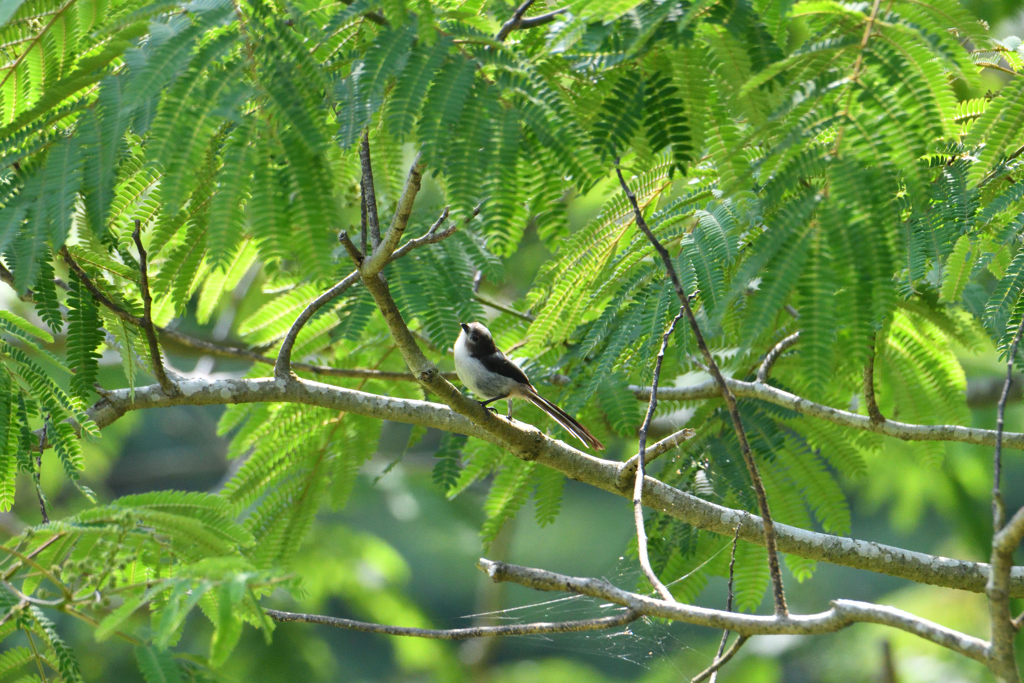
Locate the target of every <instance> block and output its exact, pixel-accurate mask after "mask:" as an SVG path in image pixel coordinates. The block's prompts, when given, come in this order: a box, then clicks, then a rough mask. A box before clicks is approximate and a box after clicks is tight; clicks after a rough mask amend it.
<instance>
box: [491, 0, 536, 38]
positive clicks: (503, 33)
mask: <svg viewBox="0 0 1024 683" xmlns="http://www.w3.org/2000/svg"><path fill="white" fill-rule="evenodd" d="M531 5H533V0H525V1H524V2H523V4H521V5H519V7H517V8H516V11H515V12H514V13H513V14H512V17H511V18H510V19H509V20H508V21H506V22H505V23H504V24H502V25H501V29H500V30H499V31H498V34H497V35H496V36H494V40H496V41H497V42H499V43H501V42H504V40H505V39H506V38H508V34H510V33H512V31H514V30H516V29H517V28H519V27H520V26H521V25H522V23H523V15H524V14H526V10H528V9H530V6H531Z"/></svg>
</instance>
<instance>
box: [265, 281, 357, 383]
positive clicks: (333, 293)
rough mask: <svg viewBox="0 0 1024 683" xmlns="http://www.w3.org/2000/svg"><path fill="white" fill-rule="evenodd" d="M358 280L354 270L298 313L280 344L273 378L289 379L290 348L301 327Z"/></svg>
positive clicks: (293, 344) (290, 371)
mask: <svg viewBox="0 0 1024 683" xmlns="http://www.w3.org/2000/svg"><path fill="white" fill-rule="evenodd" d="M358 280H359V271H358V270H354V271H352V272H351V273H349V274H348V275H347V276H346V277H344V278H343V279H342V280H341V281H340V282H338V284H336V285H334V286H333V287H331V288H330V289H328V290H327V291H326V292H324V293H323V294H321V295H320V296H318V297H317V298H316V299H314V300H313V301H311V302H310V303H309V305H308V306H306V308H305V309H303V311H302V313H300V314H299V316H298V317H297V318H296V319H295V322H294V323H292V326H291V328H290V329H289V330H288V334H287V336H285V338H284V341H283V342H281V350H280V351H279V352H278V354H277V362H276V363H275V364H274V377H277V378H278V379H283V380H288V379H291V377H292V369H291V362H292V347H293V346H295V340H296V339H298V338H299V332H301V331H302V326H303V325H305V324H306V322H308V321H309V319H310V318H312V317H313V316H314V315H316V312H317V311H319V310H320V309H321V308H323V307H324V306H325V305H326V304H327V303H328V302H329V301H331V300H332V299H334V298H335V297H337V296H339V295H340V294H342V293H343V292H344V291H345V290H347V289H348V288H349V287H351V286H352V285H353V284H355V283H356V282H357V281H358Z"/></svg>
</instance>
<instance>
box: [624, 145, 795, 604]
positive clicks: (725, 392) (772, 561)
mask: <svg viewBox="0 0 1024 683" xmlns="http://www.w3.org/2000/svg"><path fill="white" fill-rule="evenodd" d="M615 173H616V174H617V175H618V177H619V184H620V185H621V186H622V190H623V192H625V193H626V197H627V198H628V199H629V203H630V205H631V206H632V207H633V214H634V217H635V218H636V224H637V227H639V228H640V230H641V231H642V232H643V233H644V235H645V236H646V237H647V240H648V241H649V242H650V243H651V245H652V246H653V247H654V249H655V251H657V252H658V255H659V256H660V257H661V261H662V263H664V264H665V270H667V271H668V276H669V278H670V279H671V280H672V286H673V287H674V288H675V290H676V296H678V297H679V301H680V303H681V304H682V306H683V312H684V313H685V314H686V318H687V320H688V321H689V323H690V329H691V331H692V332H693V336H694V339H695V340H696V341H697V347H698V348H699V349H700V352H701V355H703V356H704V362H705V363H706V364H707V367H708V371H709V372H710V373H711V377H712V378H713V379H714V380H715V384H717V385H718V389H719V391H720V392H721V394H722V398H723V399H725V404H726V406H727V407H728V409H729V416H730V417H731V418H732V426H733V429H734V430H735V431H736V438H737V439H738V440H739V443H740V452H741V453H742V454H743V460H744V462H745V463H746V465H747V471H748V472H749V473H750V480H751V483H753V485H754V495H755V496H756V497H757V505H758V509H759V510H760V511H761V518H762V519H763V520H764V540H765V547H766V548H767V550H768V571H769V573H770V574H771V579H772V594H773V596H774V598H775V613H776V614H777V615H779V616H782V615H785V614H787V612H788V610H787V609H786V593H785V589H784V588H783V585H782V568H781V566H780V565H779V552H778V548H777V543H776V540H775V525H774V523H773V521H772V516H771V511H770V510H769V509H768V496H767V494H766V493H765V490H764V483H763V482H762V481H761V475H760V473H759V472H758V471H757V463H756V462H754V454H753V452H752V451H751V449H750V443H749V442H748V441H747V434H746V431H744V429H743V421H742V420H741V419H740V411H739V408H738V407H737V406H736V397H735V396H733V395H732V392H731V391H730V390H729V385H728V384H726V381H725V378H724V377H723V376H722V371H721V370H719V368H718V363H717V362H716V361H715V357H714V356H713V355H712V354H711V350H710V349H709V348H708V345H707V343H706V342H705V341H704V335H703V333H702V332H701V329H700V325H699V324H698V323H697V317H696V316H695V315H694V314H693V309H692V308H691V306H690V298H689V296H688V295H687V294H686V290H685V289H684V288H683V283H682V281H681V280H680V279H679V274H678V273H677V272H676V267H675V264H674V263H673V262H672V256H671V255H670V254H669V253H668V250H667V249H665V247H664V245H662V243H661V242H659V241H658V238H657V237H655V236H654V233H653V232H651V229H650V228H649V227H647V221H646V220H645V219H644V214H643V211H641V210H640V205H639V204H637V201H636V195H634V194H633V191H632V190H630V189H629V185H628V184H627V183H626V179H625V178H624V177H623V176H622V169H620V168H619V165H618V163H616V165H615Z"/></svg>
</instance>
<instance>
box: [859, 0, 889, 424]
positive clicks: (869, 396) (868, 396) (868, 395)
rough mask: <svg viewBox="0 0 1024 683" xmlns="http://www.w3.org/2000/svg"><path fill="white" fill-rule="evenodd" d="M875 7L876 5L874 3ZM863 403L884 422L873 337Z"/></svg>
mask: <svg viewBox="0 0 1024 683" xmlns="http://www.w3.org/2000/svg"><path fill="white" fill-rule="evenodd" d="M876 7H877V5H876ZM864 403H865V405H866V406H867V409H868V419H869V420H871V422H872V423H874V424H882V423H884V422H885V416H884V415H882V411H881V410H879V409H878V402H877V401H876V400H875V339H874V338H872V339H871V346H870V347H869V348H868V359H867V362H865V363H864Z"/></svg>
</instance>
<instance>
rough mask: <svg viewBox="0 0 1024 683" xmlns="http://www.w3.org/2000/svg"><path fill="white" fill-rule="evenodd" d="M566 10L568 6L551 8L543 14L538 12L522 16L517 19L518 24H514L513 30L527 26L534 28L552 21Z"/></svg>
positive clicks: (523, 28)
mask: <svg viewBox="0 0 1024 683" xmlns="http://www.w3.org/2000/svg"><path fill="white" fill-rule="evenodd" d="M568 11H569V8H568V7H562V8H560V9H556V10H552V11H551V12H547V13H545V14H538V15H536V16H533V17H523V18H522V19H521V20H520V21H519V25H518V26H516V27H515V28H514V29H513V30H516V31H519V30H526V29H528V28H535V27H537V26H543V25H545V24H550V23H551V22H552V21H554V20H555V19H557V18H558V16H559V15H561V14H565V13H566V12H568Z"/></svg>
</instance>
